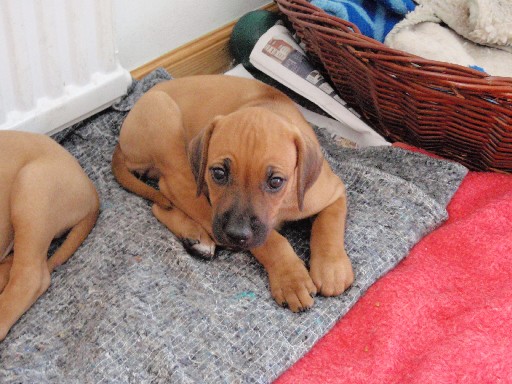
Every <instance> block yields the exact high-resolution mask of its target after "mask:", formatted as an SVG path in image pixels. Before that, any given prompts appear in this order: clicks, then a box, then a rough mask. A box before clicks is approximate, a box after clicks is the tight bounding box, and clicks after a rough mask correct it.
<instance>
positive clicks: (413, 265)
mask: <svg viewBox="0 0 512 384" xmlns="http://www.w3.org/2000/svg"><path fill="white" fill-rule="evenodd" d="M448 212H449V215H450V218H449V220H448V221H447V222H445V223H444V224H443V225H442V226H441V227H439V228H438V229H436V230H435V231H434V232H432V233H431V234H430V235H428V236H426V237H425V238H424V239H422V240H421V241H420V242H419V243H418V244H417V245H416V246H415V247H414V248H413V249H412V251H411V253H410V254H409V256H408V257H407V258H406V259H405V260H404V261H402V262H401V263H400V264H399V265H398V266H397V267H396V268H395V269H394V270H393V271H391V272H390V273H388V274H387V275H386V276H384V277H383V278H382V279H380V280H379V281H378V282H377V283H375V284H374V285H373V286H372V287H371V288H370V289H369V290H368V291H367V293H366V294H365V295H364V296H363V297H362V298H361V299H360V300H359V302H358V303H357V304H356V305H355V306H354V307H353V308H352V309H351V310H350V311H349V313H348V314H347V315H346V316H345V317H344V318H342V319H341V320H340V321H339V322H338V323H337V324H336V325H335V327H334V328H333V329H332V330H331V331H330V332H329V333H328V334H327V335H326V336H325V337H323V338H322V339H321V340H320V341H319V342H318V343H317V344H316V345H315V346H314V347H313V349H312V350H311V351H310V352H309V353H308V354H306V356H304V357H303V358H302V359H301V360H299V361H298V362H297V363H296V364H295V365H294V366H292V367H291V368H290V369H289V370H288V371H286V372H285V373H284V374H283V375H281V377H279V378H278V379H277V380H276V384H288V383H290V384H292V383H293V384H297V383H364V384H369V383H379V384H381V383H422V384H424V383H436V384H440V383H478V384H482V383H500V382H501V383H512V175H503V174H494V173H477V172H470V173H469V174H468V176H467V177H466V178H465V180H464V181H463V183H462V185H461V187H460V188H459V190H458V191H457V193H456V194H455V196H454V198H453V199H452V201H451V202H450V205H449V206H448Z"/></svg>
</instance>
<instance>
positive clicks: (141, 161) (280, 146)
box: [112, 75, 354, 312]
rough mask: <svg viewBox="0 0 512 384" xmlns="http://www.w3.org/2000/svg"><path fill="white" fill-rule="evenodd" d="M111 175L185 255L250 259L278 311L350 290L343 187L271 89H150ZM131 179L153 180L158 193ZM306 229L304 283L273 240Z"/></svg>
mask: <svg viewBox="0 0 512 384" xmlns="http://www.w3.org/2000/svg"><path fill="white" fill-rule="evenodd" d="M112 169H113V172H114V175H115V177H116V179H117V180H118V182H119V183H120V184H121V185H122V186H123V187H125V188H126V189H128V190H130V191H132V192H134V193H137V194H138V195H140V196H143V197H145V198H146V199H149V200H151V201H153V202H154V203H155V204H154V205H153V208H152V211H153V213H154V215H155V216H156V217H157V218H158V220H160V221H161V222H162V223H163V224H165V225H166V226H167V227H168V228H169V229H170V230H171V231H172V232H173V233H174V234H175V235H176V236H178V237H179V238H180V239H181V240H182V241H183V243H184V245H185V246H186V247H187V249H188V251H189V252H191V253H194V254H196V255H199V256H201V257H203V258H211V257H212V256H213V254H214V251H215V245H220V246H224V247H227V248H231V249H235V250H250V252H251V253H252V254H253V255H254V256H255V257H256V259H257V260H258V261H259V262H260V263H261V264H262V265H263V267H264V268H265V270H266V271H267V273H268V277H269V282H270V289H271V292H272V296H273V297H274V299H275V300H276V301H277V303H278V304H280V305H283V306H288V307H289V308H290V309H291V310H292V311H294V312H296V311H301V310H304V309H307V308H309V307H311V306H312V305H313V297H314V296H315V295H316V294H317V293H319V294H321V295H324V296H335V295H339V294H341V293H342V292H343V291H344V290H345V289H346V288H347V287H348V286H350V284H352V282H353V279H354V275H353V271H352V266H351V262H350V260H349V258H348V256H347V254H346V252H345V248H344V232H345V217H346V206H347V205H346V194H345V188H344V185H343V183H342V181H341V180H340V179H339V178H338V177H337V176H336V175H335V174H334V173H333V172H332V170H331V169H330V167H329V165H328V163H327V162H326V160H325V159H324V158H323V156H322V153H321V151H320V146H319V144H318V141H317V139H316V136H315V133H314V131H313V130H312V129H311V127H310V125H309V124H308V123H307V122H306V121H305V120H304V118H303V116H302V114H301V113H300V112H299V111H298V109H297V108H296V107H295V105H294V103H293V102H292V101H291V100H290V99H289V98H288V97H287V96H286V95H284V94H283V93H281V92H279V91H278V90H276V89H274V88H272V87H270V86H268V85H265V84H263V83H261V82H259V81H257V80H250V79H242V78H236V77H231V76H225V75H206V76H193V77H187V78H180V79H176V80H170V81H167V82H163V83H160V84H158V85H156V86H155V87H153V88H152V89H151V90H149V91H148V92H147V93H145V94H144V95H143V96H142V97H141V98H140V100H139V101H138V102H137V103H136V104H135V106H134V107H133V109H132V110H131V111H130V113H129V114H128V116H127V118H126V120H125V121H124V123H123V125H122V127H121V133H120V137H119V145H118V146H117V147H116V150H115V152H114V155H113V159H112ZM134 173H136V174H145V175H147V176H149V177H153V178H158V179H159V189H160V190H159V191H158V190H156V189H154V188H152V187H150V186H148V185H147V184H145V183H144V182H142V181H141V180H139V179H138V178H137V177H136V176H135V175H134ZM307 217H312V218H313V227H312V232H311V242H310V243H311V259H310V268H309V272H308V270H307V268H306V266H305V265H304V263H303V262H302V261H301V259H300V258H299V257H298V256H297V255H296V254H295V252H294V251H293V249H292V247H291V245H290V244H289V243H288V241H287V240H286V239H285V238H284V237H283V236H281V235H280V234H279V233H278V232H277V230H276V228H279V226H280V225H281V224H282V223H283V222H286V221H294V220H299V219H303V218H307Z"/></svg>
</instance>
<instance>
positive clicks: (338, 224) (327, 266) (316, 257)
mask: <svg viewBox="0 0 512 384" xmlns="http://www.w3.org/2000/svg"><path fill="white" fill-rule="evenodd" d="M346 213H347V200H346V197H345V196H342V197H340V198H339V199H338V200H336V201H335V202H334V203H333V204H331V205H329V206H327V207H326V208H325V209H324V210H322V211H321V212H320V213H318V215H317V217H316V218H315V221H314V222H313V228H312V230H311V260H310V274H311V278H312V279H313V282H314V283H315V285H316V287H317V289H318V292H319V293H320V294H321V295H323V296H337V295H339V294H341V293H342V292H343V291H345V289H347V288H348V287H349V286H350V285H351V284H352V283H353V281H354V272H353V270H352V264H351V262H350V259H349V258H348V255H347V253H346V252H345V244H344V243H345V218H346Z"/></svg>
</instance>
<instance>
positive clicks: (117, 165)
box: [112, 144, 172, 209]
mask: <svg viewBox="0 0 512 384" xmlns="http://www.w3.org/2000/svg"><path fill="white" fill-rule="evenodd" d="M112 173H113V174H114V177H115V178H116V180H117V181H118V183H119V184H121V185H122V186H123V187H124V188H126V189H127V190H128V191H130V192H133V193H135V194H137V195H139V196H142V197H143V198H145V199H146V200H149V201H152V202H153V203H155V204H158V205H159V206H161V207H162V208H166V209H169V208H171V207H172V203H171V202H170V201H169V199H167V198H166V197H165V196H164V195H163V194H162V192H160V191H158V190H156V189H155V188H153V187H150V186H149V185H147V184H146V183H144V182H143V181H141V180H139V179H138V178H137V177H135V175H134V174H133V173H132V172H131V171H130V170H129V169H128V167H127V166H126V159H125V156H124V154H123V152H122V151H121V148H120V147H119V144H118V145H117V146H116V149H115V150H114V154H113V155H112Z"/></svg>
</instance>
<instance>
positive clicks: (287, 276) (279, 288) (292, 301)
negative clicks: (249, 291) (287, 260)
mask: <svg viewBox="0 0 512 384" xmlns="http://www.w3.org/2000/svg"><path fill="white" fill-rule="evenodd" d="M269 281H270V290H271V292H272V297H273V298H274V300H275V301H276V302H277V303H278V304H279V305H280V306H282V307H288V308H290V310H292V311H293V312H299V311H305V310H307V309H309V308H311V306H312V305H313V303H314V300H313V297H314V296H315V295H316V291H317V290H316V287H315V284H314V283H313V281H312V280H311V277H310V276H309V273H308V271H307V269H306V267H305V266H304V264H302V262H301V261H297V262H296V263H293V264H291V265H286V266H281V267H280V268H276V269H275V270H273V271H272V272H269Z"/></svg>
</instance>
